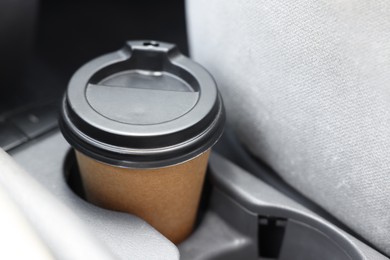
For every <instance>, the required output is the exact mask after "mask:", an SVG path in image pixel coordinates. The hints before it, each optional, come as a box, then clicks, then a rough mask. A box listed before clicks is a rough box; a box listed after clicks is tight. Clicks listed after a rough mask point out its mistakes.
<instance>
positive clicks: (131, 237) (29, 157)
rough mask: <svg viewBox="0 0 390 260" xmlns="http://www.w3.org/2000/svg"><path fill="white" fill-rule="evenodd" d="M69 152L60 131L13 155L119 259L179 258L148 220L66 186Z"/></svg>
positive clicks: (171, 245) (170, 243) (174, 247)
mask: <svg viewBox="0 0 390 260" xmlns="http://www.w3.org/2000/svg"><path fill="white" fill-rule="evenodd" d="M69 149H70V147H69V145H68V143H67V142H66V141H65V139H64V138H63V137H62V135H61V133H60V132H58V131H57V132H55V133H54V134H52V135H50V136H48V137H47V138H44V139H41V140H37V141H35V142H32V143H30V144H28V146H27V147H23V148H22V149H18V150H15V151H14V152H13V153H12V156H13V158H14V159H15V161H16V162H18V163H19V165H20V166H22V167H23V168H24V169H25V170H26V171H27V172H28V173H30V174H31V175H32V177H33V178H35V179H36V180H37V181H38V182H39V183H41V184H42V185H43V186H45V187H46V188H47V189H48V190H49V191H50V192H51V193H52V194H53V195H54V196H55V197H57V198H58V199H59V200H60V201H62V202H63V203H64V204H65V205H66V206H67V207H68V208H69V209H70V210H71V211H73V212H74V213H75V215H77V216H78V217H79V219H81V221H82V222H83V224H85V226H86V227H87V229H89V231H90V232H92V234H93V235H94V236H95V237H96V238H97V239H98V240H100V241H101V242H102V243H103V244H105V245H106V247H107V248H108V249H109V250H110V251H111V252H113V253H114V254H115V256H116V257H117V258H118V259H169V260H174V259H179V251H178V249H177V247H176V246H175V245H174V244H173V243H172V242H170V241H169V240H168V239H166V238H165V237H164V236H163V235H161V234H160V233H159V232H158V231H156V230H155V229H154V228H152V227H151V226H150V225H149V224H147V223H146V222H145V221H143V220H141V219H140V218H138V217H136V216H133V215H130V214H125V213H120V212H115V211H110V210H105V209H102V208H99V207H96V206H94V205H92V204H89V203H87V202H86V201H84V200H82V199H81V198H79V197H78V196H77V195H76V194H75V193H73V191H72V190H71V189H70V188H69V187H68V185H67V183H66V180H65V175H64V169H63V167H64V161H65V158H66V155H67V153H68V151H69ZM39 206H40V205H37V208H38V207H39ZM30 207H34V205H30ZM54 221H55V220H54ZM58 235H59V236H61V234H58Z"/></svg>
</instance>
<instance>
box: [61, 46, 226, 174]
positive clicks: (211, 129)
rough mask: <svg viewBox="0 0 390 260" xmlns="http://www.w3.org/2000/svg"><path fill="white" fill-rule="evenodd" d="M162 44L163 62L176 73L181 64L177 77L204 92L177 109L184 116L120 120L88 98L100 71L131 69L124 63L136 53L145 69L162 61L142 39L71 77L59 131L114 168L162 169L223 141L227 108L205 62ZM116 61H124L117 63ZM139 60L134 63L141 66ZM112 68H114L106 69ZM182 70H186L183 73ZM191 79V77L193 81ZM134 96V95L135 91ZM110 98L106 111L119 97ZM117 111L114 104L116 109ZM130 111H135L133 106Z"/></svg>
mask: <svg viewBox="0 0 390 260" xmlns="http://www.w3.org/2000/svg"><path fill="white" fill-rule="evenodd" d="M159 46H160V47H161V48H160V49H159V50H157V52H159V53H165V54H164V55H165V56H164V55H163V56H161V54H158V55H160V56H161V57H163V60H162V62H165V63H166V62H168V63H167V64H168V66H171V67H170V68H169V72H172V71H175V68H176V70H177V71H176V73H177V74H174V75H176V76H177V77H178V78H180V79H181V80H183V81H185V82H187V83H188V84H189V86H190V87H191V88H194V89H195V90H196V92H199V95H198V100H197V101H196V104H195V105H194V106H193V108H191V109H190V110H189V111H183V109H182V110H180V111H178V113H182V115H181V116H179V117H178V118H176V119H174V120H171V121H168V122H163V123H157V124H151V125H142V124H132V123H124V122H117V121H115V119H114V118H109V117H105V116H103V115H102V114H100V113H99V112H98V111H95V110H94V109H93V107H92V106H91V104H90V103H89V101H88V100H87V91H86V90H87V88H88V86H89V85H90V84H92V83H91V79H94V80H96V75H97V73H100V71H102V70H105V72H104V73H106V72H107V71H109V72H110V73H112V75H114V73H117V74H119V73H118V72H121V69H123V68H124V67H126V66H124V65H123V63H124V62H126V60H131V58H132V57H133V56H132V53H133V52H134V51H136V56H135V57H136V61H135V62H138V63H139V64H141V65H140V66H141V68H144V67H145V66H147V65H145V64H146V63H148V62H149V63H150V62H153V61H155V62H161V61H160V60H157V61H156V60H153V59H151V58H150V57H159V59H160V58H161V57H160V56H156V54H155V52H156V50H153V49H152V50H151V49H149V48H146V47H144V46H143V42H142V41H134V42H133V41H132V42H127V45H126V46H125V48H123V49H121V50H119V51H117V52H114V53H110V54H106V55H104V56H101V57H99V58H97V59H94V60H92V61H90V62H88V63H87V64H85V65H84V66H82V67H81V68H80V69H79V70H78V71H77V72H76V73H75V74H74V75H73V77H72V79H71V80H70V83H69V86H68V90H67V92H66V93H65V95H64V98H63V103H62V107H61V116H60V129H61V131H62V132H63V135H64V137H65V139H66V140H67V141H68V142H69V143H70V144H71V145H72V146H73V147H74V148H75V149H76V150H79V151H80V152H82V153H83V154H85V155H87V156H89V157H91V158H93V159H96V160H98V161H101V162H103V163H107V164H111V165H115V166H120V167H130V168H132V167H134V168H158V167H165V166H169V165H174V164H178V163H181V162H184V161H186V160H190V159H191V158H194V157H196V156H197V155H199V154H201V153H202V152H205V151H206V150H208V149H210V148H211V147H212V146H213V145H214V144H215V143H216V142H217V141H218V140H219V138H220V136H221V135H222V132H223V126H224V122H225V110H224V107H223V101H222V98H221V96H220V94H219V92H218V89H217V87H216V83H215V81H214V79H213V78H212V76H211V75H210V74H209V73H208V72H207V71H206V70H205V69H204V68H203V67H202V66H200V65H199V64H197V63H195V62H193V61H191V60H190V59H188V58H187V57H185V56H184V55H182V54H180V52H179V51H178V50H177V48H176V46H175V45H172V44H167V43H161V42H159ZM153 51H154V52H153ZM143 53H145V54H143ZM142 55H145V56H142ZM144 58H145V60H143V59H144ZM164 59H165V60H164ZM117 63H120V64H122V65H120V66H119V67H115V64H117ZM133 63H134V61H133ZM138 63H135V65H134V64H133V65H132V66H137V64H138ZM165 63H163V64H165ZM107 66H110V69H106V68H107ZM142 66H143V67H142ZM158 66H159V65H158V64H153V65H152V67H158ZM164 66H165V65H164ZM115 68H117V71H115ZM135 68H136V69H137V67H135ZM180 71H185V73H184V74H180ZM104 73H103V74H104ZM172 73H173V72H172ZM99 75H100V74H99ZM104 75H106V76H107V77H109V76H110V75H109V74H104ZM99 77H101V76H98V78H99ZM192 78H193V79H192ZM104 79H105V78H103V79H102V80H104ZM188 80H192V83H191V82H189V81H188ZM193 80H195V81H193ZM159 84H160V83H159ZM164 84H165V83H162V85H161V86H165V85H164ZM193 84H197V85H193ZM130 92H131V91H130ZM130 92H126V93H130ZM99 93H100V92H99ZM99 93H97V94H99ZM102 93H103V92H102ZM150 93H152V92H150ZM154 93H157V92H154ZM130 94H131V95H133V92H131V93H130ZM109 96H110V98H109V99H107V98H106V99H101V100H100V101H101V102H103V100H104V103H101V104H102V106H101V107H102V108H103V109H104V106H105V104H107V103H105V102H107V100H108V101H109V102H110V100H111V99H112V98H116V96H115V95H114V96H113V97H111V96H112V95H109ZM97 97H98V98H99V96H97ZM122 100H126V101H127V100H128V99H122ZM142 100H144V99H142ZM146 100H148V98H146ZM100 101H99V100H97V102H100ZM112 102H115V101H112ZM143 102H145V101H143ZM124 104H125V103H124ZM126 104H127V103H126ZM142 104H145V103H141V105H142ZM168 105H169V104H168ZM108 106H109V104H108ZM146 106H147V103H146ZM116 107H118V106H116ZM122 107H123V106H122ZM119 108H121V106H119ZM126 108H127V105H126ZM117 109H118V108H115V110H114V113H115V111H117ZM177 109H180V107H179V108H177ZM129 111H130V113H133V110H132V109H131V110H129ZM162 111H164V110H162ZM110 113H112V110H111V112H110ZM118 113H121V112H120V111H119V112H118ZM161 113H166V112H161ZM175 113H176V112H175ZM126 115H127V114H126ZM126 115H124V116H126Z"/></svg>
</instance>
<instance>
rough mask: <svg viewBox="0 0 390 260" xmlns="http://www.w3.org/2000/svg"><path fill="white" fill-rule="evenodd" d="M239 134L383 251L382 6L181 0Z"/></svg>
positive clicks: (198, 55)
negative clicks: (184, 3)
mask: <svg viewBox="0 0 390 260" xmlns="http://www.w3.org/2000/svg"><path fill="white" fill-rule="evenodd" d="M186 9H187V17H188V20H187V23H188V24H187V26H188V30H189V39H190V50H191V55H192V57H193V58H194V59H195V60H197V61H199V62H200V63H201V64H203V65H204V66H205V67H206V68H207V69H209V70H210V72H211V73H212V74H213V75H214V77H215V78H216V81H217V83H218V84H219V87H220V89H221V91H222V95H223V97H224V101H225V104H226V108H227V113H228V117H229V121H230V123H232V125H233V126H234V127H235V130H236V132H237V133H238V135H239V137H240V138H241V141H242V142H243V143H244V144H245V145H246V146H247V147H248V148H249V149H250V150H251V151H252V152H253V153H254V154H255V155H257V156H258V157H260V158H261V159H263V160H265V161H266V162H267V163H268V164H269V165H270V166H271V167H272V168H274V169H275V170H276V171H277V172H278V173H279V174H280V175H281V177H282V178H284V179H285V180H286V181H287V182H288V183H290V184H291V185H292V186H294V187H295V188H297V189H298V190H299V191H301V192H302V193H303V194H304V195H306V196H307V197H309V198H311V199H312V200H314V201H315V202H317V203H318V204H320V205H321V206H322V207H324V208H325V209H326V210H328V211H329V212H330V213H332V214H333V215H334V216H336V217H337V218H338V219H340V220H341V221H343V222H344V223H345V224H347V225H348V226H349V227H351V228H352V229H353V230H355V231H356V232H357V233H359V234H360V235H362V236H363V237H364V238H366V239H367V240H368V241H370V242H372V243H373V244H374V245H376V246H377V247H378V248H379V249H381V250H383V251H384V252H385V253H387V254H388V255H389V254H390V2H389V1H384V0H383V1H365V0H355V1H352V0H327V1H325V0H323V1H315V0H309V1H302V0H299V1H280V0H270V1H260V0H246V1H237V0H231V1H226V0H187V6H186Z"/></svg>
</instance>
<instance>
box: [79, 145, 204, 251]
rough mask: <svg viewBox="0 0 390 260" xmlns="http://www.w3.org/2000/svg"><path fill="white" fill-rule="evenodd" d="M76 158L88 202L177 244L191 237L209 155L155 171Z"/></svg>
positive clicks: (82, 157) (81, 157)
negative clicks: (145, 224) (134, 218)
mask: <svg viewBox="0 0 390 260" xmlns="http://www.w3.org/2000/svg"><path fill="white" fill-rule="evenodd" d="M76 157H77V161H78V165H79V169H80V175H81V179H82V182H83V185H84V190H85V194H86V198H87V200H88V201H90V202H92V203H94V204H95V205H98V206H101V207H103V208H107V209H112V210H116V211H122V212H128V213H131V214H134V215H136V216H138V217H140V218H142V219H144V220H145V221H147V222H148V223H149V224H150V225H152V226H153V227H154V228H156V229H157V230H158V231H159V232H160V233H162V234H163V235H165V236H166V237H167V238H168V239H169V240H171V241H172V242H174V243H176V244H177V243H180V242H181V241H183V240H184V239H185V238H186V237H187V236H188V235H189V234H190V233H191V231H192V228H193V225H194V222H195V217H196V212H197V208H198V204H199V199H200V195H201V191H202V186H203V181H204V176H205V173H206V167H207V161H208V157H209V151H207V152H205V153H203V154H201V155H199V156H197V157H195V158H194V159H191V160H189V161H187V162H184V163H180V164H177V165H174V166H167V167H163V168H156V169H131V168H119V167H115V166H112V165H108V164H104V163H101V162H98V161H96V160H94V159H91V158H89V157H87V156H85V155H84V154H82V153H80V152H77V151H76Z"/></svg>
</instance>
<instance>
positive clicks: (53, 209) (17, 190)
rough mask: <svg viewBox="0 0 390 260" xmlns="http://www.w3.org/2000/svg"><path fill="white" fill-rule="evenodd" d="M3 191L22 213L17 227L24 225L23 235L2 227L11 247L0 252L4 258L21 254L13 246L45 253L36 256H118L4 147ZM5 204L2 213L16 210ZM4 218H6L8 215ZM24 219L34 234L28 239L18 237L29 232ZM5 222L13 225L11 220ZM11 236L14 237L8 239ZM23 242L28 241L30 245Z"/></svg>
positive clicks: (0, 165)
mask: <svg viewBox="0 0 390 260" xmlns="http://www.w3.org/2000/svg"><path fill="white" fill-rule="evenodd" d="M0 190H1V192H2V193H3V192H4V194H5V196H6V197H7V198H8V199H9V202H10V203H12V204H13V205H15V208H16V209H17V210H18V212H20V219H18V218H16V219H15V221H16V223H17V224H16V225H19V227H16V226H15V227H14V228H20V230H22V231H24V233H22V234H21V233H19V232H20V230H19V232H18V231H16V232H15V233H11V232H9V231H10V230H6V231H5V232H4V230H2V232H1V234H0V237H1V238H0V239H1V241H2V242H3V245H2V246H3V247H7V250H1V251H0V257H1V258H2V259H11V258H12V259H14V258H13V257H21V255H18V253H17V252H15V253H13V252H12V249H15V248H19V249H20V250H25V249H27V252H30V253H31V252H37V251H38V252H44V253H43V254H42V255H40V256H37V255H35V257H45V256H46V257H48V258H45V259H59V260H67V259H74V260H79V259H80V260H81V259H99V260H113V259H117V258H115V257H114V255H113V254H112V253H111V252H110V251H109V250H108V248H107V247H106V246H105V245H104V244H103V243H101V241H99V240H97V239H96V238H95V237H94V236H93V235H92V234H91V233H90V232H88V230H86V228H85V226H84V225H83V223H82V222H81V221H80V220H79V218H78V217H77V216H76V215H74V213H73V212H71V211H70V210H69V208H67V207H66V206H64V205H63V204H62V203H61V202H59V201H58V200H57V199H56V198H55V197H53V196H52V195H51V194H50V193H49V192H48V191H47V190H46V189H45V188H44V187H42V186H41V185H39V183H37V182H36V181H35V180H34V179H33V178H31V176H30V175H29V174H28V173H26V172H25V171H23V170H22V169H21V168H20V167H19V166H18V165H17V163H16V162H15V161H14V160H12V158H11V157H10V156H9V155H8V154H7V153H5V152H4V151H3V150H2V149H0ZM3 199H4V198H3ZM5 205H6V204H4V203H2V207H1V214H2V215H3V214H9V213H12V212H10V211H8V210H7V209H8V208H7V207H3V206H5ZM35 205H39V206H35ZM16 216H19V215H16ZM12 217H15V215H13V216H12ZM1 219H2V220H3V221H6V218H1ZM21 220H22V221H21ZM23 220H25V221H26V224H27V226H28V227H30V228H31V230H32V235H33V236H31V237H29V238H28V239H29V240H27V241H26V240H24V238H23V239H19V237H18V236H19V235H23V236H25V235H26V234H28V233H27V232H26V231H25V230H26V226H24V225H23V222H24V221H23ZM2 224H4V225H10V223H2ZM11 224H12V223H11ZM11 227H12V226H11ZM10 237H11V239H8V238H10ZM34 240H35V241H39V242H35V241H34ZM14 241H19V243H18V244H16V245H15V244H13V242H14ZM23 242H28V244H27V243H23ZM37 245H42V246H43V247H42V249H43V250H44V251H40V249H37V248H32V247H34V246H35V247H36V246H37ZM81 249H82V250H81ZM35 250H37V251H35ZM24 256H26V255H24Z"/></svg>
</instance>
